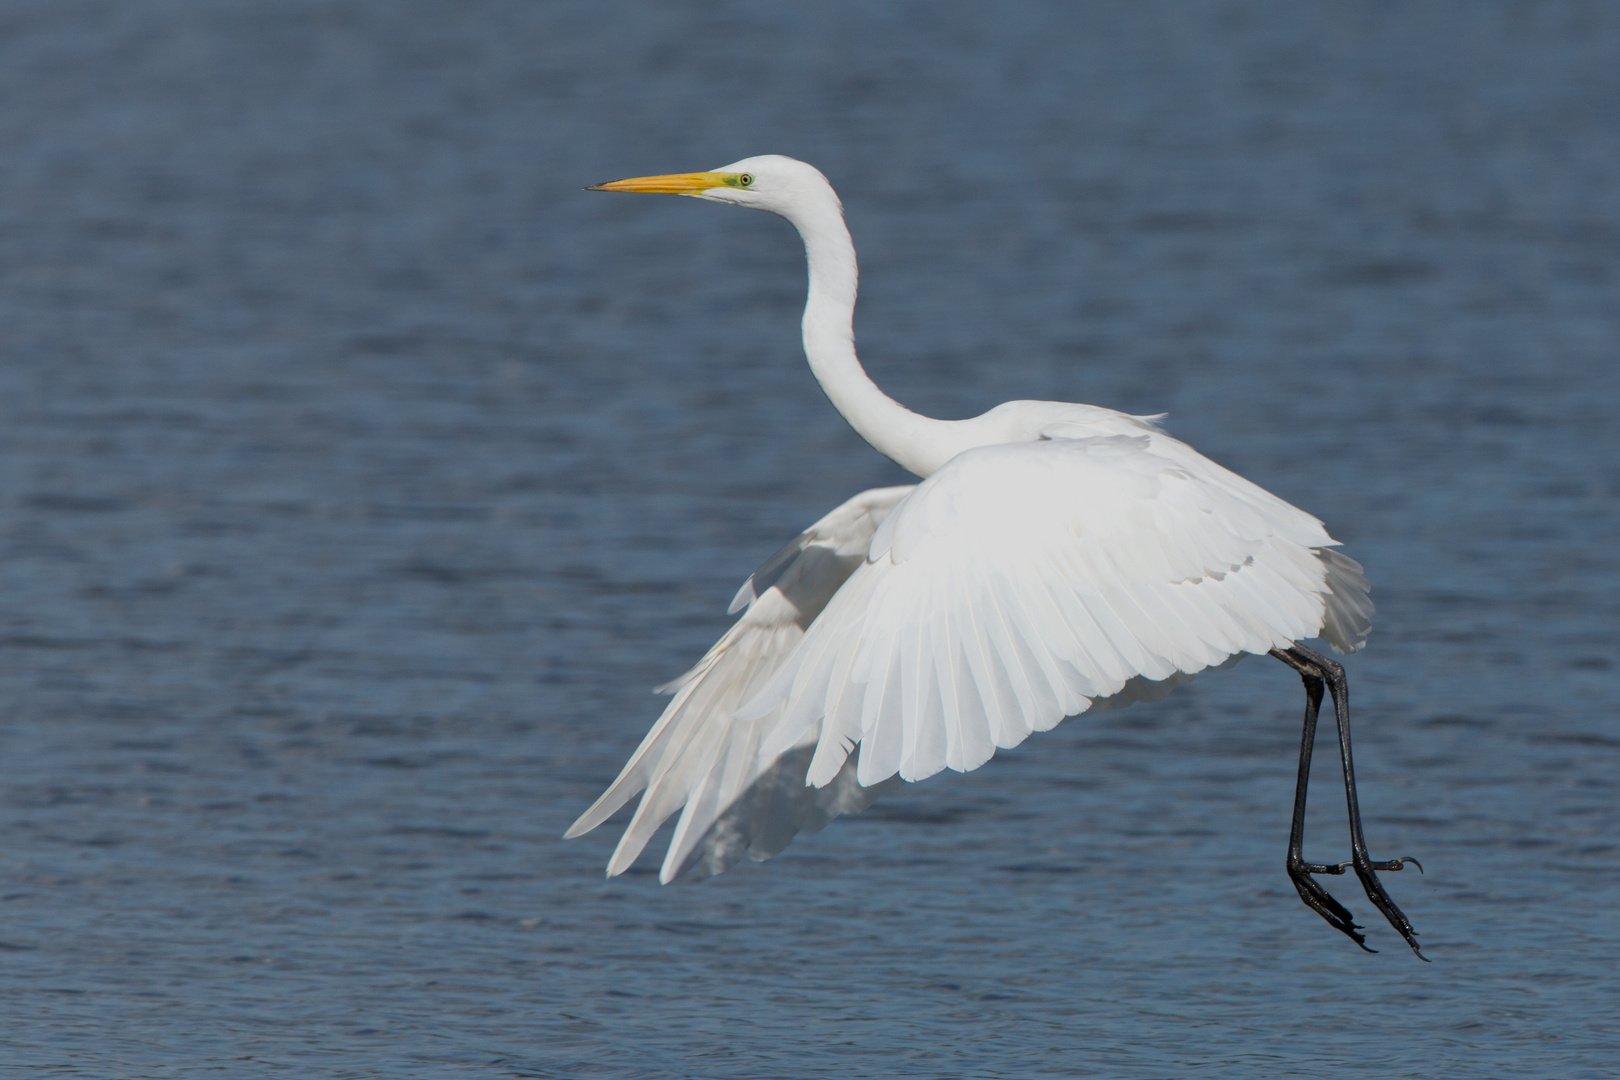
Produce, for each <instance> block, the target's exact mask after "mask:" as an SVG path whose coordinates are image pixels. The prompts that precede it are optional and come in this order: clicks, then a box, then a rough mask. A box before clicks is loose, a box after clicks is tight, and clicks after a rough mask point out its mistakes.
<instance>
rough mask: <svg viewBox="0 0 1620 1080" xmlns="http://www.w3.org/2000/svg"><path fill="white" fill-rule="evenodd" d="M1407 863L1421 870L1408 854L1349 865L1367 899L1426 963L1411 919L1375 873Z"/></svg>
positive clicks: (1426, 961) (1427, 960)
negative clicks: (1396, 903) (1359, 880)
mask: <svg viewBox="0 0 1620 1080" xmlns="http://www.w3.org/2000/svg"><path fill="white" fill-rule="evenodd" d="M1407 863H1411V864H1412V865H1413V866H1416V867H1417V868H1418V873H1420V874H1421V873H1422V872H1423V866H1422V864H1420V863H1419V862H1418V861H1417V860H1416V859H1414V858H1411V857H1410V856H1403V857H1402V858H1399V859H1391V860H1389V861H1388V862H1376V863H1375V862H1373V861H1372V860H1370V859H1360V860H1355V861H1353V862H1352V863H1351V866H1352V869H1354V870H1355V872H1356V877H1358V878H1360V879H1361V887H1362V888H1363V889H1365V890H1366V892H1367V899H1369V900H1371V901H1372V902H1373V906H1374V907H1376V908H1377V909H1378V910H1379V911H1382V912H1383V913H1384V918H1386V919H1388V920H1389V925H1391V926H1393V927H1394V928H1395V929H1396V930H1397V931H1398V932H1399V933H1400V935H1401V937H1403V938H1405V939H1406V943H1407V944H1408V945H1410V946H1411V947H1412V952H1413V953H1414V954H1415V955H1416V956H1417V958H1418V959H1419V960H1422V961H1423V962H1424V963H1425V964H1427V963H1428V962H1429V958H1428V957H1427V956H1424V955H1423V950H1422V949H1419V948H1418V943H1417V931H1416V930H1414V929H1412V923H1411V921H1410V920H1409V919H1407V917H1406V914H1405V913H1404V912H1402V911H1401V909H1400V908H1399V907H1397V906H1396V905H1395V901H1393V900H1391V899H1390V898H1389V893H1387V892H1385V891H1384V883H1383V882H1381V881H1379V880H1378V874H1377V873H1375V871H1378V870H1399V869H1401V868H1402V867H1403V866H1405V865H1406V864H1407Z"/></svg>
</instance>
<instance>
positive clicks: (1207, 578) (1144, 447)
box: [738, 425, 1371, 785]
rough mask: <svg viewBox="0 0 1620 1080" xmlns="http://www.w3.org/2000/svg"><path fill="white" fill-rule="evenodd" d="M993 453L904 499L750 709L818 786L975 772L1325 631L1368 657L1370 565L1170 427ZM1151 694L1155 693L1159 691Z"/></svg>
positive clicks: (955, 465) (968, 455)
mask: <svg viewBox="0 0 1620 1080" xmlns="http://www.w3.org/2000/svg"><path fill="white" fill-rule="evenodd" d="M1047 434H1048V435H1049V436H1054V435H1055V436H1056V437H1048V438H1046V439H1043V440H1042V441H1040V442H1034V443H1014V444H1007V445H999V446H989V447H982V448H980V449H976V450H970V451H967V452H965V453H963V454H960V455H958V456H957V457H956V458H954V459H952V460H951V461H950V462H949V463H947V464H946V465H945V466H944V467H943V468H942V469H940V470H939V471H938V472H936V473H935V474H934V475H933V476H931V477H929V478H928V479H927V480H925V481H924V482H923V483H922V484H920V485H918V487H917V488H916V489H915V490H913V491H912V492H911V493H910V494H908V495H907V496H906V497H905V498H904V499H903V500H901V501H900V503H899V504H898V505H897V506H896V507H895V508H894V510H893V512H892V513H890V514H889V516H888V517H887V518H886V520H885V521H884V522H883V523H882V525H881V527H880V528H879V529H878V530H877V531H876V533H875V534H874V536H873V539H872V544H871V548H870V551H869V553H868V557H867V562H866V563H865V565H863V566H861V567H859V568H858V569H857V570H856V571H855V572H854V574H852V575H851V577H850V579H849V581H848V582H847V583H846V584H845V586H844V587H843V589H842V590H840V592H839V594H838V595H837V596H836V597H835V598H834V599H833V602H832V603H830V604H829V605H828V606H827V608H826V610H825V611H824V612H823V613H822V616H821V617H820V618H819V619H818V620H817V621H816V622H815V623H813V624H812V625H811V627H810V629H809V631H808V633H807V636H806V638H805V640H804V642H803V643H802V644H801V645H800V647H799V648H798V649H797V650H796V651H795V652H794V653H793V654H792V655H790V656H789V657H788V659H787V661H786V662H785V663H784V664H783V665H782V667H781V669H780V670H779V671H778V672H777V673H776V675H774V676H773V677H772V678H771V679H770V680H768V682H767V684H766V685H765V686H764V687H763V688H762V689H761V691H760V693H759V694H758V695H757V696H755V697H754V698H753V699H751V700H750V701H749V702H747V703H745V704H744V705H743V706H742V708H741V709H740V710H739V712H738V715H739V717H743V718H755V719H759V718H763V717H765V716H767V715H772V716H775V717H779V719H774V720H772V722H771V730H769V731H768V732H767V734H766V735H765V737H764V743H763V745H764V746H765V747H767V748H773V749H776V750H778V751H780V749H781V748H784V747H786V746H788V745H791V744H792V743H793V742H794V741H795V740H799V739H806V738H808V737H810V736H809V733H810V732H812V731H814V730H815V729H816V727H817V725H818V724H819V725H820V731H819V734H817V735H816V736H815V738H816V750H815V754H814V756H813V760H812V763H811V766H810V768H809V770H808V773H807V780H808V781H809V782H810V783H811V784H822V783H827V782H829V781H831V780H832V779H834V778H835V777H837V776H839V775H840V774H841V772H842V770H843V768H844V767H845V766H846V765H847V760H846V759H847V758H848V757H849V755H850V753H851V751H852V750H854V749H855V748H856V747H859V749H860V761H859V765H858V768H857V773H856V779H857V781H858V782H859V783H860V784H863V785H871V784H876V783H879V782H882V781H884V780H885V779H887V778H889V777H892V776H894V775H896V774H898V775H899V776H900V777H901V778H902V779H905V780H916V779H921V778H922V777H924V776H928V775H931V774H932V773H935V772H938V771H939V770H940V769H942V768H952V769H961V770H966V769H971V768H975V767H976V766H978V765H980V764H982V763H983V762H984V761H985V760H987V759H988V758H989V757H990V756H991V755H992V754H993V753H994V751H995V749H997V748H1007V747H1011V746H1016V745H1018V744H1019V743H1020V742H1022V741H1023V740H1024V739H1025V738H1027V737H1028V736H1029V734H1030V733H1031V732H1033V731H1041V730H1046V729H1048V728H1050V727H1052V726H1054V725H1055V724H1057V723H1059V722H1060V721H1061V720H1063V719H1064V718H1065V717H1066V716H1072V715H1075V714H1078V713H1080V712H1084V711H1085V710H1086V709H1088V708H1090V707H1091V706H1092V704H1093V702H1101V703H1103V704H1108V705H1114V704H1120V703H1122V702H1124V701H1127V700H1135V699H1138V698H1140V697H1144V696H1152V695H1155V694H1157V693H1160V692H1162V690H1165V689H1168V687H1169V685H1173V684H1174V683H1176V682H1180V681H1184V680H1185V679H1187V678H1189V677H1191V676H1192V675H1193V674H1194V673H1196V672H1198V671H1202V670H1205V669H1207V668H1210V667H1214V666H1218V665H1222V664H1226V663H1229V662H1231V661H1232V660H1233V659H1234V658H1235V657H1238V656H1241V655H1243V654H1245V653H1263V652H1266V651H1267V650H1269V649H1272V648H1275V647H1278V646H1285V645H1287V644H1289V643H1291V642H1292V641H1295V640H1297V639H1301V638H1307V637H1311V636H1314V635H1316V634H1318V633H1325V634H1326V635H1327V637H1328V640H1329V642H1330V644H1332V645H1333V646H1334V647H1336V648H1339V649H1341V650H1353V649H1355V648H1357V647H1359V644H1360V642H1361V640H1363V639H1364V638H1365V635H1366V630H1367V628H1368V627H1369V626H1370V616H1371V604H1370V603H1369V602H1368V601H1367V596H1366V582H1365V579H1364V578H1362V577H1361V575H1360V567H1359V566H1357V565H1356V564H1355V563H1354V562H1352V561H1351V560H1349V559H1346V558H1344V557H1343V556H1341V555H1338V554H1337V553H1335V552H1333V551H1331V547H1332V546H1333V545H1334V543H1335V542H1334V541H1333V540H1332V538H1331V537H1329V536H1328V534H1327V532H1326V530H1324V529H1323V528H1322V525H1321V523H1320V522H1318V521H1317V520H1316V519H1315V518H1312V517H1311V516H1310V515H1308V514H1305V513H1304V512H1303V511H1300V510H1298V509H1296V508H1295V507H1293V506H1290V505H1289V504H1288V503H1285V502H1283V501H1282V500H1281V499H1278V498H1277V497H1276V496H1274V495H1271V494H1269V493H1268V492H1265V491H1264V490H1263V489H1261V488H1259V487H1256V486H1255V485H1253V484H1251V483H1249V482H1248V481H1246V480H1243V479H1242V478H1241V477H1238V476H1236V475H1235V474H1233V473H1230V472H1228V471H1227V470H1225V469H1222V468H1221V467H1220V466H1218V465H1215V464H1214V463H1213V462H1210V461H1208V460H1207V459H1205V458H1203V457H1201V456H1200V455H1198V454H1197V453H1196V452H1195V451H1193V450H1192V449H1191V448H1189V447H1186V446H1185V445H1184V444H1182V443H1179V442H1177V441H1176V440H1174V439H1171V438H1169V437H1168V436H1165V435H1163V434H1161V433H1159V432H1157V431H1155V430H1148V429H1145V428H1144V429H1143V433H1141V434H1129V435H1108V436H1104V437H1084V438H1072V437H1065V436H1064V431H1063V429H1062V426H1061V425H1060V426H1059V429H1058V430H1055V431H1048V433H1047ZM1155 686H1159V687H1161V689H1158V690H1156V689H1155Z"/></svg>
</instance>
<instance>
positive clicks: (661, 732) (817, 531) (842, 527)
mask: <svg viewBox="0 0 1620 1080" xmlns="http://www.w3.org/2000/svg"><path fill="white" fill-rule="evenodd" d="M911 490H912V488H911V487H892V488H874V489H873V490H871V491H864V492H862V493H861V494H859V495H857V496H855V497H854V498H853V499H850V500H849V501H848V502H846V503H844V504H843V505H842V506H840V507H838V509H836V510H834V511H833V512H832V513H830V514H828V515H827V516H826V517H824V518H822V519H821V520H820V521H818V522H816V523H815V524H814V525H812V526H810V528H808V529H806V530H805V531H804V532H803V533H801V534H800V535H799V536H798V538H797V539H795V540H794V541H793V542H792V543H790V544H788V545H787V546H786V547H784V548H783V549H782V550H781V551H779V552H777V553H776V554H775V555H773V556H772V557H771V558H770V559H769V560H767V561H766V563H765V565H763V566H761V567H760V568H759V569H758V570H757V571H755V572H754V574H753V575H752V576H751V577H750V578H749V579H748V580H747V581H746V582H744V583H743V586H742V588H741V589H739V590H738V591H737V596H736V598H735V599H734V600H733V601H732V602H731V609H730V610H731V612H732V613H733V614H734V613H736V612H738V611H742V612H743V616H742V618H740V619H738V620H737V623H736V625H734V626H733V627H732V628H731V629H730V630H729V631H727V632H726V634H725V636H724V637H722V638H721V639H720V640H719V641H718V642H716V643H715V645H714V647H713V648H711V649H710V650H709V651H708V654H707V655H705V656H704V657H703V659H702V660H700V661H698V664H697V666H696V667H694V668H692V670H691V671H688V672H687V673H686V674H685V675H682V676H681V677H680V678H678V679H676V680H675V681H674V682H671V683H668V684H666V685H665V686H661V687H659V688H658V689H659V691H660V692H663V693H672V694H674V699H673V700H672V701H670V703H669V706H668V707H667V708H666V709H665V710H664V713H663V715H662V716H660V717H659V718H658V722H657V723H656V724H654V725H653V728H652V730H651V731H649V732H648V733H647V737H646V738H645V739H643V740H642V742H641V746H640V747H638V748H637V749H636V752H635V754H634V755H632V756H631V758H630V761H629V763H628V764H627V765H625V767H624V771H623V772H621V773H620V774H619V777H618V779H617V780H615V781H614V782H613V784H612V785H611V786H610V787H609V788H608V789H607V791H606V792H605V793H603V795H602V797H601V798H599V799H597V800H596V802H595V804H593V805H592V806H591V808H590V809H589V810H587V811H585V813H584V814H582V815H580V818H579V820H578V821H576V822H574V824H573V826H572V827H571V828H570V829H569V830H568V832H567V833H566V834H565V835H566V836H568V837H574V836H579V835H581V834H582V833H586V832H589V831H590V830H591V829H594V828H596V826H598V825H600V824H601V823H602V822H603V821H605V820H607V819H608V818H609V817H610V816H611V815H612V814H613V813H614V812H615V811H616V810H618V809H619V808H620V807H621V806H623V805H624V804H625V803H627V802H629V801H630V799H631V798H633V797H634V796H635V795H636V793H637V792H640V791H643V790H645V792H646V793H645V794H644V795H642V797H641V804H640V805H639V806H638V807H637V808H636V813H635V815H634V817H632V818H631V820H630V825H629V827H628V828H626V829H625V832H624V836H623V838H622V839H620V841H619V846H618V848H617V849H616V850H615V851H614V852H613V858H612V859H611V860H610V861H609V863H608V875H609V876H612V875H614V874H620V873H623V872H624V871H625V870H627V869H629V867H630V864H631V863H633V862H634V861H635V859H636V856H638V855H639V854H641V850H642V848H644V847H645V846H646V845H647V841H648V840H650V839H651V838H652V835H653V833H654V832H656V831H657V830H658V827H659V826H660V825H662V824H663V823H664V821H665V820H666V819H668V818H669V816H670V815H671V814H673V813H674V812H675V811H676V810H680V809H681V808H682V807H683V806H684V807H685V810H684V812H683V813H682V814H681V818H680V821H679V822H678V823H677V825H676V827H675V835H674V838H673V839H672V840H671V842H670V847H669V852H668V854H667V855H666V856H665V858H664V864H663V868H662V869H661V870H660V871H659V878H660V880H662V881H665V882H668V881H670V880H672V879H674V877H675V876H676V875H677V874H679V873H680V872H681V871H682V870H683V869H688V868H689V867H695V868H696V869H698V870H699V871H703V872H708V873H719V872H720V871H721V870H724V869H725V868H726V867H728V866H730V865H731V864H732V863H734V862H736V861H737V859H739V858H741V857H742V855H743V854H745V853H749V854H752V855H754V856H755V857H756V858H766V857H768V856H770V855H774V854H776V853H777V852H778V851H781V850H782V849H783V848H785V847H786V846H787V845H788V842H789V841H790V840H792V838H793V835H794V834H795V833H797V832H803V831H814V830H816V829H819V828H821V827H822V826H823V825H825V824H826V823H827V822H829V821H831V820H832V819H833V818H835V817H837V816H838V815H839V814H842V813H851V812H854V811H858V810H862V809H865V808H866V806H868V805H869V804H870V803H871V801H872V800H873V799H874V798H876V796H877V792H876V791H873V790H870V789H869V788H862V787H861V786H860V785H858V784H856V783H855V778H854V771H855V770H854V767H853V766H852V767H851V768H850V769H848V770H845V771H846V772H847V773H848V775H839V771H838V770H834V774H833V775H831V776H829V777H828V778H827V780H826V781H825V782H824V783H823V784H822V785H818V786H817V787H808V786H807V785H806V783H805V770H806V769H807V768H808V767H809V764H810V758H811V755H812V753H813V751H814V748H815V742H816V740H815V737H814V729H815V727H816V725H814V724H811V725H810V726H809V727H808V728H806V730H805V731H804V732H802V733H801V737H800V738H798V739H794V740H790V741H789V742H788V743H787V744H786V745H784V746H782V747H781V748H780V749H777V750H774V751H772V752H770V753H765V752H763V751H762V749H761V745H760V744H761V739H762V737H763V736H764V734H765V732H766V731H767V730H768V729H769V728H770V727H771V726H772V725H773V724H774V722H775V719H776V718H775V717H773V716H768V715H761V716H760V717H757V718H754V719H751V720H739V719H737V718H736V717H735V716H734V715H733V714H734V713H735V711H736V709H737V707H738V706H739V705H741V704H742V703H743V702H745V701H747V700H748V699H749V698H751V697H753V696H755V695H756V694H757V693H758V692H759V691H760V689H761V688H762V687H763V686H764V685H765V684H766V682H767V681H769V679H770V677H771V676H772V675H773V674H775V672H776V670H777V668H779V667H780V666H781V665H782V663H783V661H784V660H786V659H787V657H788V655H789V654H790V653H791V652H792V651H793V648H794V646H796V645H797V644H798V643H799V642H800V640H801V639H803V637H804V632H805V628H806V627H808V626H810V625H811V623H812V621H813V620H814V619H815V618H816V617H817V616H818V615H820V614H821V611H822V609H823V608H824V607H826V605H827V601H828V600H829V599H830V598H831V597H832V596H833V594H834V593H836V592H837V591H838V589H839V587H840V586H842V585H843V584H844V582H845V580H846V579H848V577H849V576H850V574H851V573H853V572H854V570H855V568H856V567H858V566H860V565H861V564H862V563H864V562H865V561H866V556H867V552H868V551H869V550H870V547H871V542H872V536H873V534H874V533H875V532H876V531H877V528H878V526H879V524H880V523H881V522H882V521H883V519H884V518H885V517H886V516H887V515H888V513H889V511H890V510H891V509H893V507H894V505H895V504H896V503H898V502H899V501H900V500H901V499H902V498H903V497H904V496H905V495H906V494H907V493H908V492H910V491H911Z"/></svg>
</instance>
